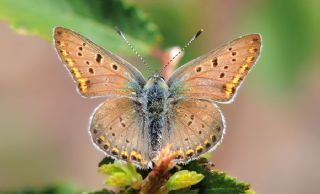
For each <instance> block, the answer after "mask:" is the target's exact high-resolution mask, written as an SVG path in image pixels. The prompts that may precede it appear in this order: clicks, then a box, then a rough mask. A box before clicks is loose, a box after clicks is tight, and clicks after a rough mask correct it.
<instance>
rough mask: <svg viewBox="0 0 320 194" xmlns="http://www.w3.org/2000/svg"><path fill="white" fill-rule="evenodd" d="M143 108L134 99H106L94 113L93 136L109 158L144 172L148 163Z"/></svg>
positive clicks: (91, 130)
mask: <svg viewBox="0 0 320 194" xmlns="http://www.w3.org/2000/svg"><path fill="white" fill-rule="evenodd" d="M145 126H146V125H145V118H144V117H143V115H142V106H141V104H139V103H138V102H136V101H133V100H132V99H131V98H127V97H119V98H110V99H107V100H106V101H105V102H104V103H103V104H101V105H100V106H99V107H98V108H97V110H96V111H95V112H94V114H93V117H92V120H91V124H90V133H91V136H92V140H93V142H94V143H95V144H96V145H97V146H98V147H99V148H100V149H101V150H102V151H103V152H105V153H106V154H107V155H109V156H111V157H114V158H116V159H119V160H124V161H130V162H132V163H135V164H137V165H138V166H140V167H142V168H146V167H147V165H148V163H149V156H148V152H147V143H148V142H147V140H146V139H145V137H146V135H145V134H144V132H146V130H144V128H145Z"/></svg>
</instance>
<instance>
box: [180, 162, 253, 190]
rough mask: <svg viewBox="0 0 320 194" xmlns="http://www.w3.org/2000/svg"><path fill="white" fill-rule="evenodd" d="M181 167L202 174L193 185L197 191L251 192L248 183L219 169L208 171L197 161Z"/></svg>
mask: <svg viewBox="0 0 320 194" xmlns="http://www.w3.org/2000/svg"><path fill="white" fill-rule="evenodd" d="M183 169H187V170H192V171H196V172H197V173H200V174H203V175H204V178H203V180H202V181H201V182H200V183H199V184H196V185H194V186H193V187H192V188H193V189H199V193H204V194H206V193H208V194H209V193H210V194H253V193H254V191H253V190H252V189H250V185H249V184H248V183H244V182H239V181H237V180H236V179H235V178H233V177H231V176H229V175H227V174H226V173H223V172H219V171H208V170H207V169H206V168H204V167H203V166H202V165H200V164H199V163H198V161H192V162H190V163H189V164H187V165H186V166H184V167H183Z"/></svg>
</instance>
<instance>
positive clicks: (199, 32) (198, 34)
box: [195, 29, 203, 38]
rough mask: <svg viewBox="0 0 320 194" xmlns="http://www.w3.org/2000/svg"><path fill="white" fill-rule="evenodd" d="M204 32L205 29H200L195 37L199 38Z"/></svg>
mask: <svg viewBox="0 0 320 194" xmlns="http://www.w3.org/2000/svg"><path fill="white" fill-rule="evenodd" d="M202 32H203V29H200V30H199V31H198V32H197V34H196V36H195V38H197V37H198V36H200V34H201V33H202Z"/></svg>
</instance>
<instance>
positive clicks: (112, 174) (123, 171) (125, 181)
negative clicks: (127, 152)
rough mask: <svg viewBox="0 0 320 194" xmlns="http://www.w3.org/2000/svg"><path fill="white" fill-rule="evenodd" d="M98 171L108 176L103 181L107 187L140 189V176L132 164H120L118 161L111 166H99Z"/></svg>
mask: <svg viewBox="0 0 320 194" xmlns="http://www.w3.org/2000/svg"><path fill="white" fill-rule="evenodd" d="M99 171H100V172H101V173H104V174H106V175H108V176H107V178H106V180H105V184H106V185H107V186H116V187H126V186H131V187H132V188H133V189H139V188H140V185H141V182H142V176H141V175H140V174H139V173H138V172H137V171H136V168H135V167H134V166H133V165H132V164H129V163H127V164H122V163H121V162H120V161H116V162H115V163H113V164H103V165H101V166H100V167H99Z"/></svg>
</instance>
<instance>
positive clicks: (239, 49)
mask: <svg viewBox="0 0 320 194" xmlns="http://www.w3.org/2000/svg"><path fill="white" fill-rule="evenodd" d="M260 49H261V37H260V35H258V34H251V35H247V36H243V37H240V38H238V39H235V40H233V41H232V42H230V43H229V44H227V45H225V46H223V47H222V48H220V49H218V50H216V51H211V52H209V53H208V54H206V55H203V56H200V57H199V58H196V59H194V60H192V61H190V62H189V63H187V64H185V65H183V66H182V67H180V68H179V69H177V70H176V71H175V72H174V74H173V75H172V76H171V78H170V79H169V81H168V85H169V87H170V90H171V92H172V93H174V94H175V95H176V96H183V97H191V98H201V99H209V100H214V101H218V102H228V101H231V100H232V99H233V97H234V96H235V93H236V91H237V90H238V88H239V86H240V84H241V82H242V80H243V79H244V77H245V76H246V75H247V73H248V72H249V70H250V69H251V68H252V66H253V65H254V64H255V62H256V60H257V58H258V56H259V54H260Z"/></svg>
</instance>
